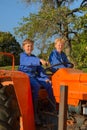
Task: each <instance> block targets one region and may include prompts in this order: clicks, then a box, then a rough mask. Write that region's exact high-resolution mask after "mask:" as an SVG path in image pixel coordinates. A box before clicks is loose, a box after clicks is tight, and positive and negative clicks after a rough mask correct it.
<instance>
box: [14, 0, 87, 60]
mask: <svg viewBox="0 0 87 130" xmlns="http://www.w3.org/2000/svg"><path fill="white" fill-rule="evenodd" d="M25 1H26V0H25ZM69 1H70V0H67V1H65V0H62V1H60V0H55V1H53V0H51V1H50V0H42V3H43V4H42V7H41V10H40V11H39V12H38V14H30V16H29V17H26V18H23V22H22V23H20V26H19V27H18V28H16V33H17V34H19V35H20V36H25V35H26V36H27V37H28V38H32V39H34V40H35V41H38V43H39V45H40V46H42V50H44V48H46V49H47V46H46V45H47V43H48V42H50V41H49V40H50V39H51V38H53V37H59V36H62V37H64V38H65V39H66V43H67V44H66V53H67V55H68V56H69V57H70V56H71V51H72V42H71V41H72V39H73V38H74V36H76V37H77V39H78V41H77V42H78V43H79V38H80V37H79V36H80V35H79V34H81V33H82V32H83V30H84V29H85V28H86V27H87V24H86V23H87V9H86V8H87V7H86V6H87V2H86V1H85V0H83V1H82V2H81V4H80V6H79V7H78V8H74V9H72V8H69V7H68V3H69V4H72V2H73V1H74V0H72V1H70V2H69ZM27 2H30V1H27ZM31 2H32V0H31ZM78 13H79V15H77V14H78ZM78 23H79V24H78ZM43 39H44V43H41V41H43ZM43 44H44V45H43ZM43 47H44V48H43ZM48 47H49V46H48Z"/></svg>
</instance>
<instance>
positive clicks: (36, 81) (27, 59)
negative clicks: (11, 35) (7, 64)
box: [19, 52, 54, 100]
mask: <svg viewBox="0 0 87 130" xmlns="http://www.w3.org/2000/svg"><path fill="white" fill-rule="evenodd" d="M19 71H22V72H24V73H26V74H27V75H28V76H29V78H30V84H31V88H32V90H33V99H37V98H38V91H39V89H40V87H41V86H43V87H44V88H45V89H46V90H47V92H48V96H49V98H50V99H51V100H53V99H54V97H53V92H52V85H51V84H50V83H47V82H45V80H46V79H48V76H47V75H46V74H45V73H44V68H43V67H42V66H41V64H40V59H39V58H38V57H36V56H35V55H30V56H29V55H27V54H26V53H25V52H23V53H21V54H20V66H19Z"/></svg>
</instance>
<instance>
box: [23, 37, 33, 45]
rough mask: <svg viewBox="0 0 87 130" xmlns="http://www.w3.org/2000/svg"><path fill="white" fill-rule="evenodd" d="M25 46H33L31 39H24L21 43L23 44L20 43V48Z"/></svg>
mask: <svg viewBox="0 0 87 130" xmlns="http://www.w3.org/2000/svg"><path fill="white" fill-rule="evenodd" d="M26 44H32V45H34V41H33V40H31V39H25V40H24V41H23V43H22V47H23V46H24V45H26Z"/></svg>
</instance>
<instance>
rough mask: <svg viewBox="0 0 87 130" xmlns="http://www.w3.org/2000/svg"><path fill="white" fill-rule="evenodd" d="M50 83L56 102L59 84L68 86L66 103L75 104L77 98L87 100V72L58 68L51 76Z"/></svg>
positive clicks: (58, 94) (58, 95) (76, 103)
mask: <svg viewBox="0 0 87 130" xmlns="http://www.w3.org/2000/svg"><path fill="white" fill-rule="evenodd" d="M52 85H53V92H54V96H55V98H56V100H57V102H59V97H60V86H61V85H65V86H68V104H71V105H75V106H76V105H78V102H79V100H87V73H83V72H82V71H80V70H76V69H69V68H62V69H59V70H58V71H57V72H56V73H55V74H54V75H53V76H52Z"/></svg>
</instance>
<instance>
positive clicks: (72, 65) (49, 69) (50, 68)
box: [45, 62, 74, 74]
mask: <svg viewBox="0 0 87 130" xmlns="http://www.w3.org/2000/svg"><path fill="white" fill-rule="evenodd" d="M59 65H70V67H68V68H73V67H74V64H73V63H71V62H62V63H59V64H55V65H52V66H50V67H47V68H46V69H45V71H50V72H51V73H52V74H53V73H55V72H56V71H57V70H58V69H59V68H58V69H57V70H56V71H55V72H52V68H53V67H55V66H59Z"/></svg>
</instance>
